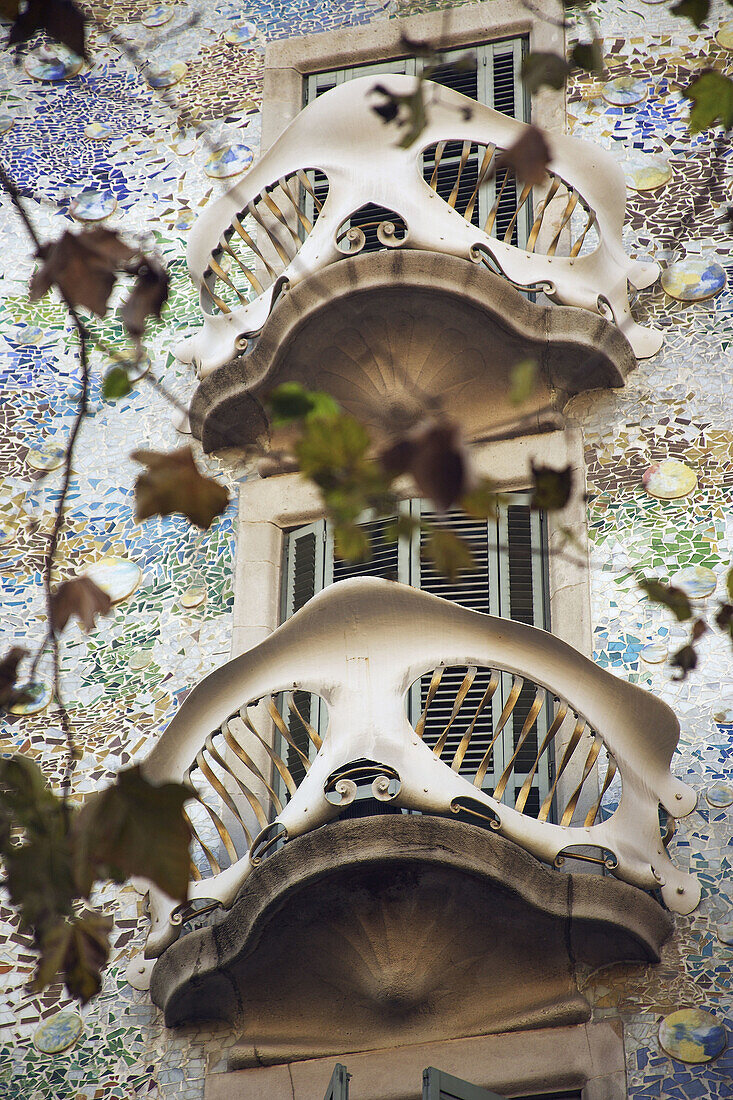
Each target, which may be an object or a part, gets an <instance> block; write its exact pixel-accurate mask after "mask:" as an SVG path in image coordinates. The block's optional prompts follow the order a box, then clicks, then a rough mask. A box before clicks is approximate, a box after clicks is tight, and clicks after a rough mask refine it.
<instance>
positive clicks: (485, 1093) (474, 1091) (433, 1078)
mask: <svg viewBox="0 0 733 1100" xmlns="http://www.w3.org/2000/svg"><path fill="white" fill-rule="evenodd" d="M422 1100H504V1097H503V1096H499V1094H498V1093H497V1092H491V1090H490V1089H484V1088H481V1087H480V1086H479V1085H472V1084H471V1083H470V1082H469V1081H464V1080H462V1079H461V1078H460V1077H454V1076H453V1075H452V1074H450V1073H446V1072H445V1070H442V1069H436V1068H435V1066H428V1068H427V1069H424V1070H423V1075H422Z"/></svg>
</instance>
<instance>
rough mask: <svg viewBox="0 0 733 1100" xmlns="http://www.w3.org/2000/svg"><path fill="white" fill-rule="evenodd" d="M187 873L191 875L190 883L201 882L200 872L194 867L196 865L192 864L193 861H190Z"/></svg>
mask: <svg viewBox="0 0 733 1100" xmlns="http://www.w3.org/2000/svg"><path fill="white" fill-rule="evenodd" d="M197 839H198V838H197ZM189 873H190V875H191V879H190V881H191V882H201V881H202V875H201V872H200V871H199V869H198V867H197V866H196V864H195V863H194V861H193V860H191V861H190V870H189Z"/></svg>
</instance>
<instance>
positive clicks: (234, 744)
mask: <svg viewBox="0 0 733 1100" xmlns="http://www.w3.org/2000/svg"><path fill="white" fill-rule="evenodd" d="M236 722H241V724H242V725H244V722H242V719H241V718H230V719H229V720H228V721H226V722H224V723H223V724H222V727H221V732H222V733H223V734H224V740H225V741H226V743H227V745H228V746H229V748H230V749H231V750H232V752H233V753H234V754H235V755H236V756H238V757H239V759H240V760H241V761H242V763H243V764H245V765H246V766H247V767H248V768H249V770H250V771H251V772H252V775H254V776H255V778H256V779H259V780H260V782H261V783H262V785H263V787H264V788H265V790H266V791H267V793H268V794H269V796H270V798H271V799H272V802H273V805H274V807H275V812H276V813H278V814H279V813H281V812H282V809H283V804H282V802H281V801H280V799H279V798H278V796H277V794H276V793H275V791H274V789H273V788H272V787H271V786H270V784H269V783H268V781H267V780H266V779H265V777H264V775H263V774H262V772H261V771H260V769H259V768H258V767H257V765H256V764H255V762H254V760H253V759H252V757H251V756H250V755H249V753H248V752H246V751H245V750H244V749H243V748H242V746H241V745H240V744H239V742H238V740H237V739H236V737H235V736H234V734H233V733H232V730H231V727H232V726H233V725H234V724H235V723H236ZM253 808H254V807H253ZM255 812H256V811H255ZM264 816H265V824H267V815H266V814H265V815H264ZM264 827H265V826H264V825H263V826H262V828H263V829H264Z"/></svg>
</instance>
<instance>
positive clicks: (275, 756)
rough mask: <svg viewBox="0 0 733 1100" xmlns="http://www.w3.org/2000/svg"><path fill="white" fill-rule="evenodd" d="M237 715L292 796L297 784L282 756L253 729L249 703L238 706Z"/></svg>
mask: <svg viewBox="0 0 733 1100" xmlns="http://www.w3.org/2000/svg"><path fill="white" fill-rule="evenodd" d="M242 711H244V714H242ZM239 717H240V718H241V719H242V721H243V722H244V724H245V726H246V727H247V729H248V730H249V731H250V733H253V734H254V735H255V737H256V738H257V740H258V741H259V743H260V744H261V745H262V748H263V749H264V750H265V752H266V753H267V755H268V756H269V757H270V760H272V762H273V764H274V765H275V767H276V768H277V770H278V772H279V774H280V778H281V779H282V781H283V783H284V784H285V786H286V787H287V789H288V793H289V794H290V796H291V797H292V796H293V795H294V794H295V792H296V791H297V789H298V787H297V784H296V782H295V780H294V779H293V777H292V775H291V774H290V769H289V768H288V766H287V764H286V763H285V761H284V760H283V758H282V757H281V756H280V754H279V753H276V752H275V750H274V749H273V748H272V746H271V745H269V744H268V743H267V741H266V740H265V738H264V737H263V736H262V734H261V733H259V731H258V730H257V729H255V727H254V725H253V724H252V720H251V719H250V717H249V703H247V704H245V706H244V707H241V708H240V711H239Z"/></svg>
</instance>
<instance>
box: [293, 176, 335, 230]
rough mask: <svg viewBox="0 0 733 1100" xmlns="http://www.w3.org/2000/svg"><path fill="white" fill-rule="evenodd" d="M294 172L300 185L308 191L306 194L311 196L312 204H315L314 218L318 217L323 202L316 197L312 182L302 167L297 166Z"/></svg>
mask: <svg viewBox="0 0 733 1100" xmlns="http://www.w3.org/2000/svg"><path fill="white" fill-rule="evenodd" d="M295 174H296V176H297V177H298V179H299V181H300V183H301V185H302V186H303V187H304V188H305V189H306V191H307V192H308V194H309V195H310V197H311V198H312V199H313V204H314V206H315V208H316V211H317V213H316V220H317V219H318V215H319V214H320V212H321V210H323V203H322V202H321V200H320V199H319V198H318V195H317V194H316V192H315V190H314V188H313V184H312V183H311V181H310V180H309V179H308V176H307V175H306V173H305V172H304V171H303V169H302V168H299V169H298V170H297V172H296V173H295ZM327 178H328V177H327Z"/></svg>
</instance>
